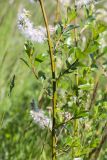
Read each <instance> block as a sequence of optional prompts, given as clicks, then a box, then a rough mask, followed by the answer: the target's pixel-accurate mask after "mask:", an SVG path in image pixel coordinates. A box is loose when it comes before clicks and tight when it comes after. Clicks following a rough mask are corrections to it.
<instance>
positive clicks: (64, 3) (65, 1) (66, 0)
mask: <svg viewBox="0 0 107 160" xmlns="http://www.w3.org/2000/svg"><path fill="white" fill-rule="evenodd" d="M70 2H71V0H60V3H61V4H62V5H64V6H65V5H69V4H70Z"/></svg>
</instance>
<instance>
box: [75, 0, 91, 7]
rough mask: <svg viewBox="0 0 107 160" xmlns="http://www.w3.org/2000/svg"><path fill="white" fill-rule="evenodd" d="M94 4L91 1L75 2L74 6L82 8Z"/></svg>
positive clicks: (77, 0) (81, 0) (80, 0)
mask: <svg viewBox="0 0 107 160" xmlns="http://www.w3.org/2000/svg"><path fill="white" fill-rule="evenodd" d="M92 2H94V1H93V0H76V6H77V7H78V8H80V7H82V6H83V5H88V4H90V3H92Z"/></svg>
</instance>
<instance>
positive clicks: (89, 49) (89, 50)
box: [83, 41, 99, 54]
mask: <svg viewBox="0 0 107 160" xmlns="http://www.w3.org/2000/svg"><path fill="white" fill-rule="evenodd" d="M98 48H99V44H98V43H97V42H93V41H91V42H90V43H89V45H88V46H87V48H86V49H85V50H84V51H83V53H84V54H91V53H94V52H95V51H97V49H98Z"/></svg>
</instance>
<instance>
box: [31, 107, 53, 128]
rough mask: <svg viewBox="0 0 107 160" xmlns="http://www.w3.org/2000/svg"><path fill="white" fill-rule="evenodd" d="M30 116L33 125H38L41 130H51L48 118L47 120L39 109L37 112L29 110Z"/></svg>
mask: <svg viewBox="0 0 107 160" xmlns="http://www.w3.org/2000/svg"><path fill="white" fill-rule="evenodd" d="M30 114H31V116H32V118H33V119H34V121H35V123H36V124H38V125H39V126H40V127H41V128H42V129H44V128H45V127H47V128H49V129H50V130H52V121H51V119H50V118H48V117H47V116H46V115H45V113H44V111H43V110H41V109H38V110H37V111H34V110H31V111H30Z"/></svg>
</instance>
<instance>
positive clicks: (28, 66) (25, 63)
mask: <svg viewBox="0 0 107 160" xmlns="http://www.w3.org/2000/svg"><path fill="white" fill-rule="evenodd" d="M20 59H21V60H22V61H23V62H24V63H25V64H26V65H27V66H28V67H29V68H30V66H29V64H28V62H27V61H26V60H25V59H24V58H20Z"/></svg>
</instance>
